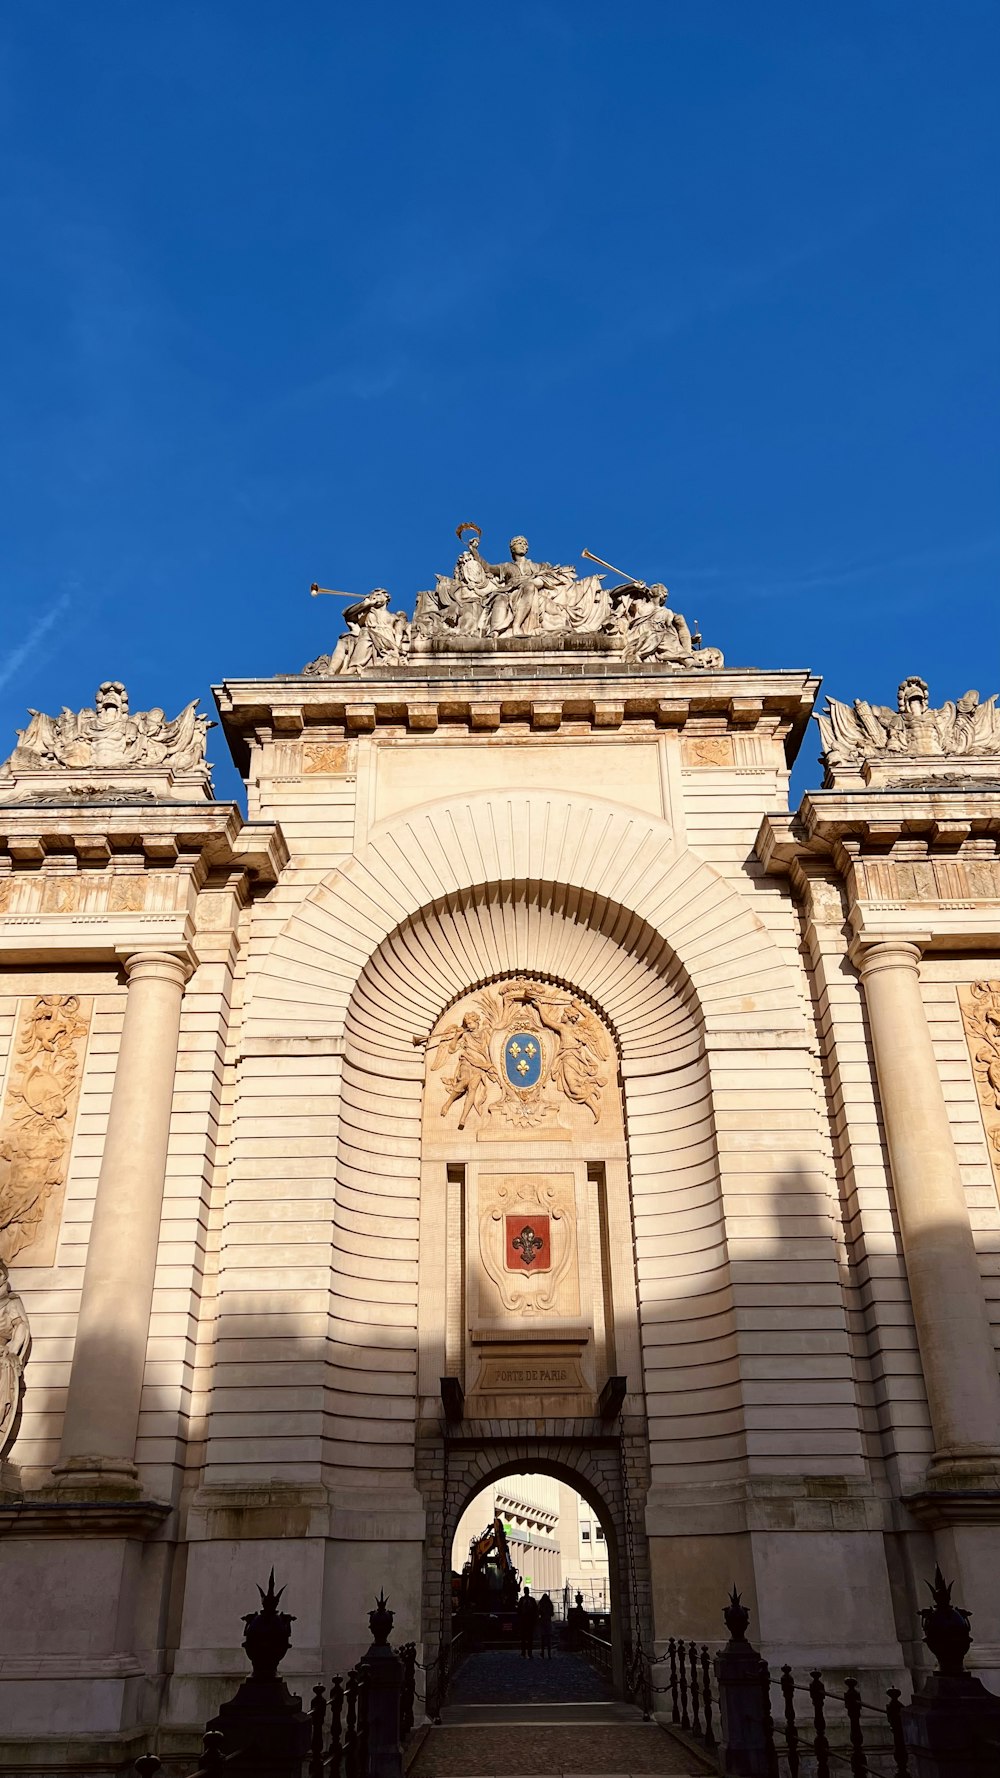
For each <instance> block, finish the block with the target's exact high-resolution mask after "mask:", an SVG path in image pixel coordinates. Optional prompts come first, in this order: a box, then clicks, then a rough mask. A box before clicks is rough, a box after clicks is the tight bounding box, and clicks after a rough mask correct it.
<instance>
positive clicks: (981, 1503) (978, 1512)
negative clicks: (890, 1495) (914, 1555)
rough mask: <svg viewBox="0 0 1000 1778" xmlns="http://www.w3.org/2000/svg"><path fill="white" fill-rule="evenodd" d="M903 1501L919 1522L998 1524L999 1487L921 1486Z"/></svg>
mask: <svg viewBox="0 0 1000 1778" xmlns="http://www.w3.org/2000/svg"><path fill="white" fill-rule="evenodd" d="M901 1499H902V1504H903V1506H905V1508H906V1510H907V1512H908V1513H910V1514H912V1516H913V1518H915V1519H916V1520H917V1522H918V1524H920V1525H927V1526H929V1527H930V1528H931V1529H932V1530H941V1529H943V1528H944V1527H945V1526H947V1525H1000V1488H923V1489H921V1490H920V1492H919V1493H916V1494H904V1495H902V1497H901Z"/></svg>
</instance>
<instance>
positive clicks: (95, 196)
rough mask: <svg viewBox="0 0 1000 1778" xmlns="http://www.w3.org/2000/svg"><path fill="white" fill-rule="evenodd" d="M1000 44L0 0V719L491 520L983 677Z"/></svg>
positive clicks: (812, 7) (742, 8)
mask: <svg viewBox="0 0 1000 1778" xmlns="http://www.w3.org/2000/svg"><path fill="white" fill-rule="evenodd" d="M998 72H1000V8H998V7H997V5H996V3H995V0H983V3H982V4H979V3H977V0H947V3H945V0H941V3H940V4H926V3H923V0H899V3H889V0H857V3H852V0H839V3H838V4H825V3H822V0H817V3H815V4H813V3H810V4H808V5H803V4H802V0H793V3H788V4H786V3H785V0H767V4H765V5H763V6H753V7H748V6H747V5H746V4H745V0H743V3H736V0H732V3H728V0H719V3H713V0H692V3H691V4H682V3H674V0H659V3H657V4H643V3H636V4H629V3H628V0H623V3H622V4H619V5H617V6H609V5H608V4H607V0H602V3H600V4H598V3H594V0H574V3H573V4H566V3H563V0H536V3H534V4H530V5H523V4H521V3H520V0H506V3H505V4H504V5H503V6H493V7H486V6H477V5H475V4H470V3H469V0H466V4H464V5H457V4H450V3H444V4H432V5H429V6H423V7H414V6H413V5H412V4H405V3H402V0H389V3H388V4H381V5H379V4H373V3H371V0H370V3H369V5H368V6H367V7H364V8H361V7H358V6H353V5H352V6H348V5H346V4H339V3H338V4H333V3H328V0H312V3H306V0H284V4H282V5H280V6H279V5H276V4H274V0H267V3H265V0H232V3H230V0H146V4H144V5H137V4H135V3H134V0H30V3H25V4H21V5H18V4H16V3H15V4H12V5H8V6H7V7H6V8H4V9H3V10H2V12H0V160H2V166H0V229H2V239H3V249H4V252H3V260H4V272H3V276H2V279H0V339H2V341H3V348H2V349H3V356H4V360H5V363H4V369H3V374H2V376H0V415H2V425H0V486H2V497H3V521H2V530H0V542H2V553H0V572H2V577H3V601H2V613H0V756H2V755H3V754H5V753H6V751H7V748H8V745H12V744H13V739H14V736H13V728H14V726H15V724H18V725H20V724H21V723H22V722H23V721H24V719H25V712H26V709H27V707H28V706H29V705H34V706H36V707H41V708H45V709H52V710H55V709H58V708H59V707H60V706H61V705H62V704H64V703H65V704H69V705H72V706H74V707H76V706H78V705H81V704H84V703H90V702H91V701H92V697H93V692H94V689H95V687H96V685H97V683H98V682H99V681H100V680H101V679H102V678H105V677H113V678H121V679H124V680H125V681H126V683H127V684H128V687H129V690H130V693H131V696H132V701H133V706H134V707H136V708H144V707H146V706H148V705H150V704H158V705H164V706H167V708H168V714H173V713H174V712H175V711H176V710H177V709H179V708H180V706H181V705H182V704H184V703H185V702H186V701H187V700H188V698H190V697H192V696H195V695H201V697H202V698H203V699H205V700H206V701H207V700H208V696H209V693H208V688H209V686H210V685H211V684H212V683H213V682H217V681H218V680H219V679H221V678H222V677H224V676H226V675H232V676H239V675H247V674H269V673H271V672H276V671H287V670H296V669H297V668H299V667H300V666H301V665H302V664H303V663H304V662H305V661H306V660H307V659H309V658H310V657H311V656H312V655H315V654H318V653H320V652H321V651H324V650H326V649H328V648H329V647H330V646H331V645H332V640H333V637H334V636H335V634H336V631H337V628H338V624H337V622H336V618H337V612H336V609H335V608H334V607H333V604H332V601H329V600H323V601H319V600H310V599H309V597H308V592H307V589H308V586H309V583H310V581H311V580H313V579H318V580H320V581H321V582H322V583H324V584H326V585H328V586H337V587H344V588H347V589H350V590H352V591H357V592H364V591H367V589H368V588H369V587H371V586H374V585H376V584H384V585H387V586H388V587H389V588H390V589H391V591H392V592H393V595H394V599H395V602H396V604H397V605H403V606H407V607H411V603H412V595H413V592H414V591H415V590H416V589H417V588H418V587H420V586H423V585H427V584H430V577H431V576H432V574H433V572H434V571H435V570H442V571H443V570H447V569H449V568H450V566H451V564H452V562H453V559H454V554H455V549H456V545H455V540H454V535H453V532H454V527H455V525H456V524H457V523H458V522H459V521H460V520H463V519H475V520H476V521H478V523H479V524H480V525H482V527H483V530H484V534H485V536H484V553H486V554H488V555H490V556H493V557H494V559H497V558H500V557H503V555H504V554H505V548H506V540H507V538H508V537H509V536H510V535H511V534H512V533H513V532H515V531H525V532H526V533H527V535H528V537H529V538H530V540H531V545H532V553H533V554H535V555H538V556H540V557H544V558H548V559H551V560H561V561H573V560H575V559H576V558H577V557H578V555H579V551H580V550H581V548H583V547H584V546H585V545H586V546H588V547H589V548H590V549H592V550H595V551H596V552H597V553H598V554H600V555H602V556H605V557H607V558H608V559H609V560H611V561H613V562H616V563H619V564H621V565H622V566H623V567H624V568H626V569H627V570H628V571H629V572H631V573H634V574H636V575H639V576H642V577H644V578H646V579H649V580H652V579H663V580H665V581H666V582H667V584H668V585H669V587H670V589H671V594H672V601H673V603H674V604H675V605H676V607H677V608H679V609H680V610H682V611H684V612H685V613H686V614H687V616H688V617H689V618H698V619H699V620H700V625H701V629H702V631H703V633H704V636H705V640H706V641H707V642H713V643H717V644H718V645H719V646H721V647H722V648H723V649H724V650H725V652H726V656H727V660H728V661H729V662H730V663H731V664H733V665H756V666H762V667H806V666H808V667H810V668H812V669H813V670H814V671H816V672H819V673H821V674H822V675H823V676H824V680H825V688H826V690H827V691H829V692H831V693H833V694H834V695H836V696H839V697H848V698H849V697H853V696H856V695H861V696H866V697H869V698H872V699H875V700H876V701H878V702H881V703H884V702H893V701H894V694H895V686H896V683H897V681H898V680H899V679H900V678H902V677H903V676H904V675H905V674H907V673H911V672H919V673H922V674H923V675H924V676H925V677H926V678H928V679H929V680H930V681H931V690H932V694H933V696H934V700H935V701H936V702H940V701H942V700H943V699H944V698H945V697H950V696H954V695H955V694H957V693H960V692H962V691H964V690H965V689H966V687H967V686H969V685H970V684H971V685H976V686H978V687H979V689H980V690H981V691H982V692H983V693H984V694H985V693H987V692H991V691H993V690H995V689H997V685H998V682H1000V649H998V647H997V636H998V625H997V619H996V604H995V587H996V581H997V566H998V558H1000V509H998V489H1000V474H998V471H1000V450H998V433H997V397H998V380H1000V378H998V370H1000V352H998V320H997V317H998V311H1000V304H998V294H1000V279H998V267H1000V234H998V224H997V200H996V193H997V186H998V173H1000V154H998V142H1000V129H998V123H997V105H996V90H997V78H998ZM211 740H212V751H213V755H214V757H215V759H216V760H217V761H218V762H220V764H221V763H222V760H223V752H224V749H223V746H222V743H221V741H220V739H219V736H218V734H214V735H213V736H212V738H211ZM815 753H816V745H815V742H814V741H810V742H809V743H807V745H806V747H805V748H804V750H803V756H804V763H803V767H802V768H801V769H800V771H799V772H798V773H797V775H796V787H797V788H801V786H802V785H803V784H805V783H809V782H817V781H818V768H817V767H816V765H815ZM216 781H217V786H218V788H219V789H220V791H221V792H223V793H225V794H234V792H235V790H236V788H237V783H236V779H235V774H234V773H233V772H232V769H231V768H229V769H226V768H225V767H223V769H221V770H219V771H218V772H217V778H216Z"/></svg>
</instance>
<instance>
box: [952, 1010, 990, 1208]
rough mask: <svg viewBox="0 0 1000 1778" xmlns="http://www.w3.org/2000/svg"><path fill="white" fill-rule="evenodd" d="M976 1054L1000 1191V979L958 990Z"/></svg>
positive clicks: (968, 1037)
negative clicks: (999, 980)
mask: <svg viewBox="0 0 1000 1778" xmlns="http://www.w3.org/2000/svg"><path fill="white" fill-rule="evenodd" d="M958 1002H959V1005H960V1007H961V1009H962V1022H963V1024H964V1025H965V1036H966V1041H967V1042H968V1045H969V1050H970V1053H971V1056H972V1072H973V1074H974V1075H975V1077H976V1088H977V1091H978V1093H979V1105H980V1109H981V1111H982V1114H983V1124H984V1125H985V1128H986V1141H987V1144H988V1147H989V1151H990V1160H991V1161H992V1163H993V1177H994V1179H995V1181H996V1185H997V1190H998V1191H1000V982H970V983H969V984H968V985H967V986H963V987H961V988H959V990H958Z"/></svg>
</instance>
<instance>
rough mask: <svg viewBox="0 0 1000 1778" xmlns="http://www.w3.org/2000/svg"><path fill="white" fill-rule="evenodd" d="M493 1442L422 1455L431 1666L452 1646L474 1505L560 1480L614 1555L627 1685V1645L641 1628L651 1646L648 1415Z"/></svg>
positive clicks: (618, 1643)
mask: <svg viewBox="0 0 1000 1778" xmlns="http://www.w3.org/2000/svg"><path fill="white" fill-rule="evenodd" d="M498 1432H499V1436H496V1437H493V1438H476V1437H471V1436H467V1437H463V1436H462V1433H461V1430H460V1429H459V1430H456V1432H455V1433H454V1434H452V1435H450V1436H449V1437H447V1438H446V1440H445V1441H444V1444H443V1445H441V1444H431V1443H429V1442H428V1443H426V1444H422V1445H418V1448H417V1481H418V1486H419V1487H420V1491H421V1493H422V1495H423V1498H424V1503H425V1506H426V1510H427V1524H428V1535H427V1540H426V1543H425V1557H424V1586H423V1625H422V1629H423V1646H424V1659H425V1661H427V1662H431V1661H432V1660H435V1659H439V1658H440V1654H441V1650H442V1646H443V1647H444V1648H447V1647H448V1645H449V1644H450V1639H451V1612H450V1583H451V1555H452V1546H453V1543H454V1539H455V1532H456V1530H457V1528H458V1523H459V1520H460V1519H461V1517H462V1514H463V1513H464V1512H465V1509H466V1507H467V1506H468V1505H469V1502H470V1501H471V1500H472V1499H473V1497H474V1496H475V1495H476V1494H478V1493H479V1492H480V1491H481V1490H482V1489H483V1488H485V1487H488V1486H489V1485H490V1483H491V1482H496V1481H499V1480H501V1479H502V1478H503V1477H504V1476H508V1475H516V1474H523V1473H526V1472H528V1473H532V1474H536V1475H537V1474H541V1475H546V1476H552V1477H553V1478H554V1479H555V1480H557V1481H563V1482H566V1483H568V1485H569V1486H570V1487H571V1488H573V1489H575V1490H576V1492H577V1493H578V1494H580V1495H581V1496H582V1497H583V1499H584V1500H585V1501H586V1502H587V1503H588V1505H589V1506H590V1507H591V1509H592V1510H593V1512H594V1515H595V1517H596V1518H597V1520H598V1521H599V1523H600V1524H601V1526H602V1528H603V1530H604V1535H605V1539H606V1542H607V1548H608V1571H609V1582H610V1596H611V1600H612V1618H611V1643H612V1668H613V1680H614V1685H615V1688H616V1690H618V1691H619V1692H620V1691H621V1690H622V1689H623V1685H624V1672H625V1660H626V1651H627V1645H628V1644H629V1643H630V1642H631V1641H634V1639H635V1637H636V1634H637V1630H638V1634H639V1636H640V1638H641V1640H642V1642H643V1645H644V1646H646V1647H651V1646H652V1643H651V1640H650V1638H651V1616H650V1612H651V1602H650V1575H649V1556H648V1546H647V1543H646V1538H645V1535H644V1533H643V1512H644V1509H645V1502H646V1495H647V1492H648V1488H649V1444H648V1439H647V1436H646V1428H645V1423H644V1421H643V1420H642V1419H641V1418H640V1417H639V1416H634V1417H632V1420H631V1423H630V1422H629V1421H626V1422H625V1423H624V1427H623V1429H621V1430H619V1431H617V1432H616V1431H614V1430H610V1429H609V1430H608V1431H607V1432H604V1433H596V1434H593V1435H592V1436H590V1437H589V1438H588V1437H586V1436H583V1437H572V1436H562V1437H560V1436H559V1435H558V1434H554V1435H553V1436H551V1437H546V1436H544V1435H535V1436H527V1437H526V1436H524V1435H523V1434H520V1435H518V1434H517V1433H515V1432H514V1431H513V1430H512V1431H511V1433H510V1434H509V1435H508V1436H506V1437H505V1436H503V1430H502V1429H498Z"/></svg>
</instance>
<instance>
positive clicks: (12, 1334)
mask: <svg viewBox="0 0 1000 1778" xmlns="http://www.w3.org/2000/svg"><path fill="white" fill-rule="evenodd" d="M30 1351H31V1329H30V1327H29V1326H28V1317H27V1315H26V1314H25V1310H24V1304H23V1303H22V1301H21V1299H20V1297H19V1296H18V1295H17V1292H16V1291H13V1290H12V1289H11V1287H10V1276H9V1273H8V1271H7V1267H6V1265H5V1263H4V1261H3V1260H2V1259H0V1457H2V1456H3V1454H4V1452H5V1451H6V1449H7V1446H8V1444H9V1443H10V1439H11V1434H12V1432H13V1430H14V1425H15V1422H16V1420H17V1410H18V1407H19V1406H20V1402H21V1392H22V1390H23V1388H24V1367H25V1365H26V1364H27V1362H28V1355H29V1353H30Z"/></svg>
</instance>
